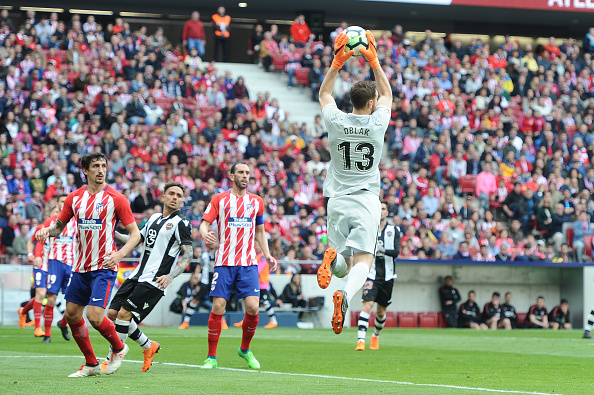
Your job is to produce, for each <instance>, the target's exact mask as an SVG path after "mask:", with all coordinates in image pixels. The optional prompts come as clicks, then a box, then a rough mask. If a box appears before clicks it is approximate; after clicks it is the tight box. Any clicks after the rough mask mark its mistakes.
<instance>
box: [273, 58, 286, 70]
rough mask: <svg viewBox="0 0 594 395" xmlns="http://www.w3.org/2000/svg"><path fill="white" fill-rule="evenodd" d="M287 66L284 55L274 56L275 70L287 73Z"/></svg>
mask: <svg viewBox="0 0 594 395" xmlns="http://www.w3.org/2000/svg"><path fill="white" fill-rule="evenodd" d="M286 64H287V61H286V60H285V57H284V56H283V55H281V54H274V55H272V66H273V67H274V70H276V71H285V65H286Z"/></svg>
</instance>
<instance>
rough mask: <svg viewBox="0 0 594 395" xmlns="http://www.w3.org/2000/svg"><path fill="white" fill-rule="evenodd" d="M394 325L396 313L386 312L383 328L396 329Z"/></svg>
mask: <svg viewBox="0 0 594 395" xmlns="http://www.w3.org/2000/svg"><path fill="white" fill-rule="evenodd" d="M396 324H397V320H396V313H395V312H393V311H386V322H385V323H384V328H396Z"/></svg>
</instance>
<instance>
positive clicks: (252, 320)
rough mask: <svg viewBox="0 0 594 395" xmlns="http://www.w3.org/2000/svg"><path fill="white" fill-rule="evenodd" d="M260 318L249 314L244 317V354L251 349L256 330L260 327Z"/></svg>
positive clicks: (242, 346) (242, 347) (242, 337)
mask: <svg viewBox="0 0 594 395" xmlns="http://www.w3.org/2000/svg"><path fill="white" fill-rule="evenodd" d="M258 317H259V315H258V314H256V315H251V314H248V313H247V312H246V313H245V316H244V317H243V326H242V328H243V335H242V336H241V351H243V352H246V351H247V350H249V349H250V343H251V341H252V338H253V337H254V335H255V334H256V328H257V327H258Z"/></svg>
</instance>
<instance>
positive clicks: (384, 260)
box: [355, 201, 400, 351]
mask: <svg viewBox="0 0 594 395" xmlns="http://www.w3.org/2000/svg"><path fill="white" fill-rule="evenodd" d="M399 253H400V232H399V231H398V229H396V227H395V226H394V225H391V224H388V203H387V202H385V201H382V203H381V217H380V226H379V231H378V236H377V252H376V254H375V260H374V262H373V265H372V266H371V270H370V271H369V274H368V275H367V281H366V282H365V285H363V310H362V311H361V313H360V314H359V322H358V326H359V331H358V332H357V337H358V341H357V347H356V348H355V350H357V351H363V350H365V336H366V335H367V328H368V327H369V317H370V316H371V310H372V309H373V304H374V303H377V310H376V316H375V322H374V326H375V330H374V331H373V335H372V336H371V344H370V346H369V349H370V350H377V349H379V335H380V332H381V330H382V329H383V328H384V324H385V322H386V309H387V308H388V306H389V305H390V303H392V289H393V288H394V279H395V278H396V270H395V269H396V265H395V261H394V259H395V258H396V257H397V256H398V254H399Z"/></svg>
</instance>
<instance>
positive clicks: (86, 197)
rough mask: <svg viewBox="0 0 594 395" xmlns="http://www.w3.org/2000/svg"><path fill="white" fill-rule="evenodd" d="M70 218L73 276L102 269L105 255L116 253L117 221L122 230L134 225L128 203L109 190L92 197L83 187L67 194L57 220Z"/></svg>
mask: <svg viewBox="0 0 594 395" xmlns="http://www.w3.org/2000/svg"><path fill="white" fill-rule="evenodd" d="M72 217H74V219H75V220H76V222H77V224H78V251H77V254H76V257H77V258H76V261H75V262H74V265H73V266H72V270H73V271H74V272H77V273H86V272H90V271H94V270H99V269H104V267H103V260H104V259H105V255H106V254H107V253H109V252H112V251H116V245H115V240H114V233H115V230H116V228H117V224H118V221H121V222H122V224H123V225H124V226H127V225H130V224H131V223H132V222H134V217H133V216H132V209H131V208H130V203H129V202H128V199H126V197H125V196H124V195H122V194H121V193H119V192H118V191H116V190H115V189H113V188H112V187H110V186H107V187H105V189H103V190H102V191H100V192H97V193H96V194H94V195H91V194H90V193H89V192H88V191H87V187H86V186H85V187H82V188H79V189H77V190H76V191H74V192H72V193H70V194H69V195H68V197H67V198H66V202H64V207H63V208H62V211H61V212H60V215H58V219H59V220H60V221H62V222H65V223H68V222H69V221H70V219H71V218H72ZM112 270H114V271H115V270H117V267H115V268H113V269H112Z"/></svg>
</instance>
